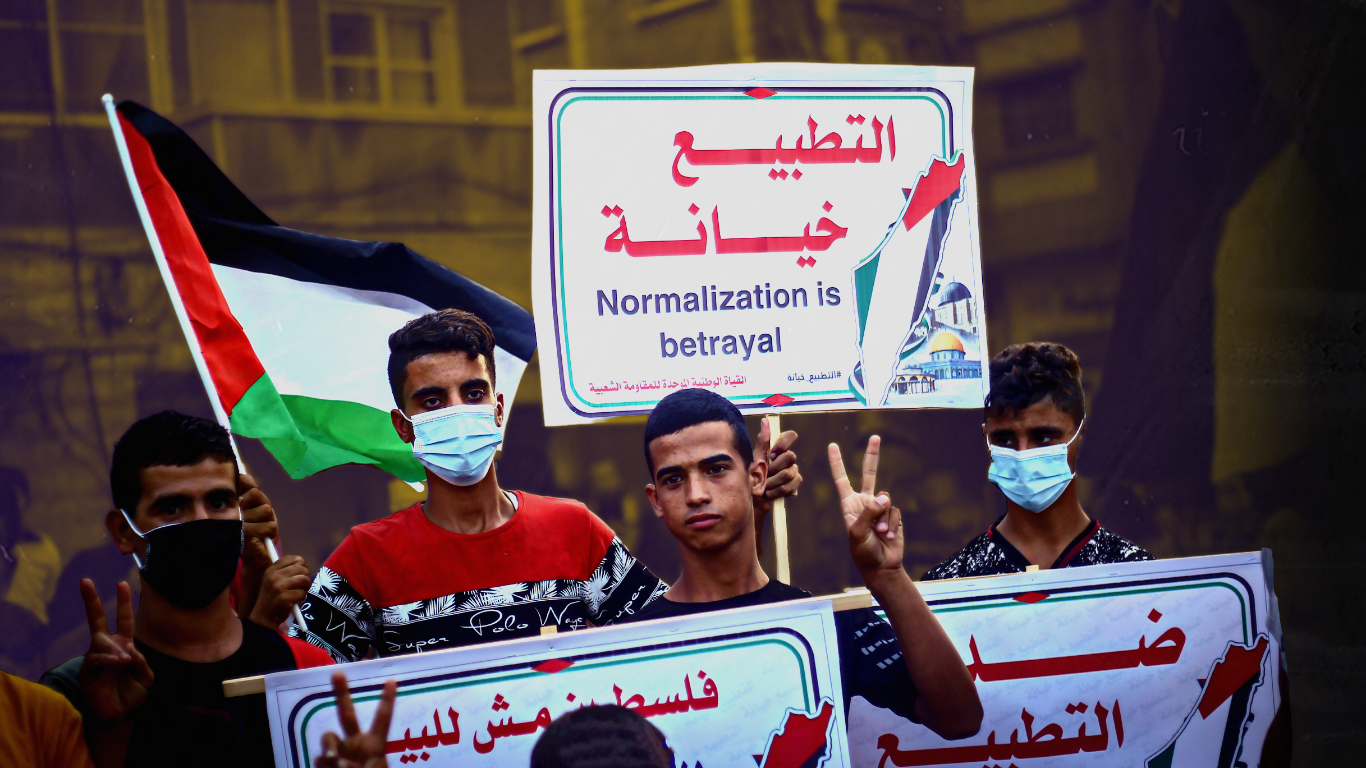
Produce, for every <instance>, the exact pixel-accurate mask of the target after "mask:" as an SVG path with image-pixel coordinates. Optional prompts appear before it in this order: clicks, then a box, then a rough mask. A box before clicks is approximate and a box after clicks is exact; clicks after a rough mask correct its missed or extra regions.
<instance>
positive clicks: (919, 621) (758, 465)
mask: <svg viewBox="0 0 1366 768" xmlns="http://www.w3.org/2000/svg"><path fill="white" fill-rule="evenodd" d="M879 447H880V440H879V439H878V438H877V437H874V438H872V439H871V440H869V441H868V452H867V454H866V455H865V456H864V462H863V482H862V490H861V491H859V492H857V493H856V492H855V491H854V490H853V488H852V487H851V486H850V484H849V480H848V478H847V477H846V476H845V473H844V462H843V460H842V459H841V458H840V453H839V448H838V446H835V445H833V444H832V445H831V446H830V468H831V471H832V473H833V474H834V476H835V484H836V486H837V487H838V489H839V493H840V505H841V507H842V508H843V512H844V523H845V527H846V529H847V530H848V533H849V552H850V554H851V555H852V556H853V558H854V562H855V563H856V564H857V565H858V569H859V573H860V575H862V577H863V581H864V583H865V584H866V585H867V586H868V589H869V591H871V592H872V593H873V596H874V597H876V598H877V600H878V603H879V604H880V605H881V606H882V608H883V610H885V611H886V612H887V616H888V618H890V619H891V626H888V624H887V623H886V622H884V621H883V620H882V619H880V618H878V616H877V614H875V613H874V612H873V611H872V610H870V609H866V608H865V609H861V610H851V611H840V612H839V613H836V614H835V627H836V630H837V632H838V635H839V645H840V649H839V652H840V674H841V676H842V678H843V680H844V693H845V697H846V699H845V706H846V709H847V707H848V703H849V698H851V697H852V696H863V697H864V698H865V699H867V700H868V701H869V702H870V703H872V704H874V705H876V706H880V707H885V708H887V709H890V710H892V711H893V712H896V713H897V714H898V715H901V716H902V717H907V718H911V719H913V720H915V721H916V722H919V723H923V724H924V725H926V726H927V727H929V728H930V729H931V730H933V731H934V732H935V733H937V734H939V735H940V736H942V737H944V738H948V739H959V738H966V737H968V736H971V735H973V734H975V733H977V729H978V727H979V726H980V725H981V722H982V705H981V702H980V701H979V700H978V698H977V690H976V688H975V687H974V686H973V683H972V677H971V676H970V675H969V674H968V671H967V668H966V667H965V666H964V665H963V660H962V658H961V657H960V656H959V655H958V652H957V651H956V650H955V649H954V647H953V644H952V643H951V642H950V641H949V638H948V635H947V634H945V632H944V630H943V628H941V627H940V626H939V622H938V621H937V620H936V619H935V618H934V614H932V613H930V609H929V606H927V605H926V604H925V601H924V600H923V599H922V598H921V597H920V594H919V592H917V591H916V588H915V584H913V583H912V582H911V578H910V576H908V575H907V574H906V571H905V569H904V568H903V567H902V564H901V560H902V550H903V543H904V540H903V532H902V528H901V513H900V511H899V510H897V509H896V508H895V507H893V506H892V505H891V501H890V499H889V498H888V497H887V495H886V494H880V495H877V496H875V495H874V493H873V490H874V485H875V483H876V480H877V463H878V451H879ZM645 461H646V464H647V465H648V466H649V469H650V473H651V483H650V484H649V485H647V486H645V492H646V494H647V495H648V496H649V497H650V504H651V506H653V507H654V511H655V516H656V517H659V518H661V519H663V520H664V523H665V525H667V526H668V528H669V532H670V533H672V534H673V535H674V538H676V539H677V540H678V549H679V553H680V554H681V555H682V560H683V575H682V576H680V577H679V579H678V581H677V582H675V583H674V585H673V587H671V588H670V589H669V590H668V591H667V592H665V593H664V595H663V596H662V598H661V599H659V600H656V601H654V602H653V603H651V604H650V605H649V606H647V607H646V608H645V609H644V610H641V611H638V612H637V613H636V615H635V616H634V617H632V618H633V619H636V620H645V619H658V618H665V617H669V616H683V615H687V614H694V613H702V612H705V611H716V610H722V609H727V608H740V607H746V606H752V605H760V604H764V603H774V602H780V601H783V600H793V599H798V598H802V597H809V596H810V593H808V592H806V591H804V590H801V589H797V588H796V587H791V586H788V585H787V584H783V583H781V582H778V581H776V580H773V579H770V578H769V577H768V575H767V574H765V573H764V570H763V568H762V567H761V566H760V565H759V559H758V557H757V555H756V552H755V547H754V535H755V532H754V522H753V521H754V503H753V495H754V494H756V493H757V492H758V490H759V489H762V488H763V487H764V482H765V478H766V476H767V474H768V464H767V461H766V457H765V456H764V455H762V454H755V453H754V452H753V451H752V449H751V446H750V440H749V433H748V431H747V430H746V429H745V423H744V420H743V419H742V418H741V416H740V412H739V410H738V409H736V407H735V406H734V405H732V404H731V403H730V401H728V400H726V399H725V398H723V397H721V396H720V395H717V394H715V393H713V392H708V391H706V390H702V389H687V390H683V391H680V392H675V393H673V394H671V395H669V396H668V397H666V398H664V399H663V400H662V401H660V403H659V405H657V406H655V409H654V412H653V413H651V414H650V419H649V421H648V422H647V424H646V426H645Z"/></svg>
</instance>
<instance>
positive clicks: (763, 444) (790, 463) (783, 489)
mask: <svg viewBox="0 0 1366 768" xmlns="http://www.w3.org/2000/svg"><path fill="white" fill-rule="evenodd" d="M770 439H771V436H770V433H769V426H768V419H764V420H763V421H761V422H760V424H759V439H758V440H756V441H755V443H754V458H756V459H758V458H762V459H764V460H765V461H767V462H768V480H767V481H766V482H765V483H764V498H765V499H776V498H780V497H782V496H796V495H797V489H798V488H800V487H801V485H802V473H801V470H799V469H798V468H797V454H796V453H794V452H793V451H792V450H791V449H792V445H793V444H794V443H796V442H797V433H796V432H794V431H792V430H790V429H789V430H787V431H786V432H784V433H782V434H781V435H778V442H776V443H773V445H772V447H769V442H770Z"/></svg>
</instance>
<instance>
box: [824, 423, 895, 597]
mask: <svg viewBox="0 0 1366 768" xmlns="http://www.w3.org/2000/svg"><path fill="white" fill-rule="evenodd" d="M881 447H882V438H880V437H878V436H877V435H873V436H872V437H870V438H868V450H867V451H865V452H864V454H863V481H862V488H861V489H860V490H859V491H858V492H857V493H856V492H855V491H854V487H853V486H852V485H850V483H849V476H848V475H846V474H845V472H844V459H843V458H842V457H841V456H840V447H839V446H838V445H836V444H835V443H831V444H830V449H829V451H830V474H831V475H833V476H834V478H835V489H836V490H837V491H838V492H839V495H840V509H841V511H842V512H843V513H844V527H845V530H847V531H848V532H849V554H850V555H852V556H853V557H854V564H855V565H857V566H858V569H859V573H861V574H862V575H863V579H864V581H865V582H867V581H869V580H870V579H872V578H874V577H877V576H885V575H891V574H893V573H895V572H897V571H900V570H902V566H901V559H902V556H903V554H904V551H905V539H904V536H903V532H902V529H901V510H899V509H897V508H896V507H894V506H892V500H891V498H890V497H889V496H888V495H887V494H886V493H881V494H877V495H874V488H875V487H876V486H877V463H878V452H879V450H880V449H881ZM870 586H871V585H870Z"/></svg>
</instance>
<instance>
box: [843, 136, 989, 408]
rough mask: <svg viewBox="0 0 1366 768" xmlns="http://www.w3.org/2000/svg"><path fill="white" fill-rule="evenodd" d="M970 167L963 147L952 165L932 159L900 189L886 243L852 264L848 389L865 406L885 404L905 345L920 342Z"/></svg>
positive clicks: (883, 240)
mask: <svg viewBox="0 0 1366 768" xmlns="http://www.w3.org/2000/svg"><path fill="white" fill-rule="evenodd" d="M966 168H967V160H966V158H965V157H964V156H963V153H961V152H960V153H958V158H957V159H956V160H955V161H954V163H953V164H952V165H950V164H949V163H947V162H945V161H944V160H940V159H935V160H932V161H931V162H930V167H929V169H928V170H926V171H925V173H924V174H923V175H921V177H920V178H919V179H918V180H917V182H916V185H915V189H907V190H902V191H903V192H904V193H905V195H906V204H905V206H904V207H903V208H902V209H901V213H900V215H898V216H897V218H896V220H894V221H893V222H892V224H891V226H889V227H888V228H887V234H886V236H885V237H883V239H882V242H881V243H879V244H878V247H877V248H876V249H875V250H874V251H873V252H872V253H871V254H869V255H868V257H867V258H865V259H863V261H861V262H860V263H859V264H858V266H856V267H854V298H855V301H856V302H857V307H858V323H859V328H858V333H859V356H860V362H859V365H858V368H857V369H856V370H855V374H854V376H852V377H851V378H850V389H851V390H852V391H853V392H854V394H855V395H856V396H857V397H858V398H859V401H860V402H862V403H863V404H864V405H868V404H869V403H870V402H871V404H872V405H882V404H883V402H884V401H885V399H886V397H887V390H888V387H890V386H891V383H892V379H893V378H894V377H895V376H896V371H897V368H898V367H899V365H900V363H901V360H902V358H903V354H902V352H903V350H904V349H905V348H906V347H907V346H908V345H912V346H913V345H914V342H915V341H916V339H915V338H914V334H915V332H916V330H917V326H918V325H919V321H920V319H921V317H922V316H923V315H924V314H925V307H926V305H927V304H928V303H929V300H930V296H931V295H932V294H933V291H932V289H933V287H934V284H935V278H936V276H937V275H938V274H939V266H940V264H941V263H942V262H943V259H944V241H945V239H946V238H947V237H948V234H949V222H950V220H951V219H952V218H953V207H954V205H955V204H956V203H957V202H958V201H959V200H960V199H962V197H963V172H964V170H965V169H966ZM922 334H923V330H922ZM921 340H922V341H923V339H921Z"/></svg>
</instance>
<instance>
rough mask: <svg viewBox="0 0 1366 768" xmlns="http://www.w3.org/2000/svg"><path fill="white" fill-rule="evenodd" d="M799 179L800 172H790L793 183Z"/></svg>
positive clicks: (800, 176)
mask: <svg viewBox="0 0 1366 768" xmlns="http://www.w3.org/2000/svg"><path fill="white" fill-rule="evenodd" d="M801 178H802V172H801V171H793V172H792V180H793V181H799V180H800V179H801Z"/></svg>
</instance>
